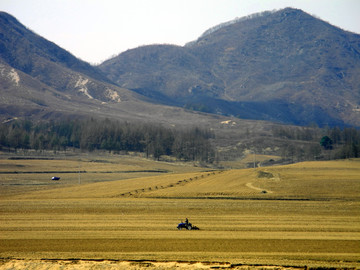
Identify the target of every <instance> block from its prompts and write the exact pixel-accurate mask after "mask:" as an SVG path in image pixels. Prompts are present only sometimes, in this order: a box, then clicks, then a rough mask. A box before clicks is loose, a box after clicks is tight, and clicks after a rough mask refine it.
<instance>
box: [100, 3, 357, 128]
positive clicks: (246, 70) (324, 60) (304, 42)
mask: <svg viewBox="0 0 360 270" xmlns="http://www.w3.org/2000/svg"><path fill="white" fill-rule="evenodd" d="M148 48H149V47H144V48H138V49H136V50H134V51H132V56H133V57H125V55H126V54H125V53H124V54H120V55H119V56H118V57H116V58H113V59H111V61H109V62H104V63H103V64H101V65H100V68H101V69H102V70H103V71H104V72H105V73H107V74H108V76H109V78H111V79H112V80H113V81H115V82H116V83H118V84H119V85H121V86H123V87H127V88H130V89H133V90H134V91H137V92H138V93H141V94H143V95H146V96H148V97H152V98H155V100H160V99H161V100H162V101H165V102H166V97H167V98H168V102H169V103H171V104H174V103H175V104H178V105H179V106H185V107H187V108H190V109H195V110H201V111H205V112H213V113H219V114H230V115H236V116H239V117H244V118H255V119H266V120H275V121H282V122H286V123H295V124H308V123H311V122H316V123H318V124H319V125H326V124H328V125H343V124H344V123H348V124H354V125H356V126H360V122H359V119H360V115H359V113H358V112H357V108H358V107H359V106H360V93H359V91H357V90H356V89H359V87H360V80H359V75H358V74H360V73H359V72H360V58H359V55H360V36H359V35H356V34H352V33H349V32H346V31H343V30H341V29H340V28H337V27H335V26H333V25H330V24H329V23H326V22H325V21H323V20H321V19H318V18H316V17H314V16H311V15H309V14H308V13H306V12H304V11H302V10H300V9H294V8H285V9H281V10H274V11H265V12H262V13H256V14H252V15H249V16H245V17H242V18H236V19H234V20H232V21H229V22H225V23H222V24H219V25H217V26H215V27H212V28H210V29H208V30H207V31H205V32H204V34H203V35H201V36H200V37H199V38H198V39H197V40H196V41H193V42H190V43H188V44H186V46H185V47H183V48H178V49H177V50H176V52H175V51H171V50H170V48H167V47H163V50H162V51H161V52H160V51H158V53H157V54H156V58H155V57H153V56H152V55H151V54H149V53H148ZM129 55H130V54H127V56H129ZM139 56H141V57H139ZM159 59H161V61H159ZM110 62H111V65H110ZM340 93H341V94H340ZM335 108H336V109H335Z"/></svg>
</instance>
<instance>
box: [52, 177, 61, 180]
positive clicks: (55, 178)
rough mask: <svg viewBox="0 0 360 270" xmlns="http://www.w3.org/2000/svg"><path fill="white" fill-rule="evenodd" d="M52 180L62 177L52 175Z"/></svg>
mask: <svg viewBox="0 0 360 270" xmlns="http://www.w3.org/2000/svg"><path fill="white" fill-rule="evenodd" d="M51 180H60V177H57V176H53V177H51Z"/></svg>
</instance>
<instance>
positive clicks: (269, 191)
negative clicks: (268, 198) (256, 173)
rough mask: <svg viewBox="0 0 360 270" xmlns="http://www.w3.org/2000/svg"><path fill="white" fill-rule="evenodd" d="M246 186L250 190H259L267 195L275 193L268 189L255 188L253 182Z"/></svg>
mask: <svg viewBox="0 0 360 270" xmlns="http://www.w3.org/2000/svg"><path fill="white" fill-rule="evenodd" d="M246 186H247V187H248V188H251V189H255V190H258V191H260V192H263V191H266V193H273V192H272V191H271V190H266V189H263V188H258V187H254V186H253V185H252V183H251V182H249V183H247V184H246Z"/></svg>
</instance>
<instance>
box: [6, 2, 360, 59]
mask: <svg viewBox="0 0 360 270" xmlns="http://www.w3.org/2000/svg"><path fill="white" fill-rule="evenodd" d="M285 7H294V8H299V9H302V10H304V11H305V12H307V13H309V14H312V15H316V16H317V17H319V18H321V19H323V20H325V21H327V22H329V23H331V24H333V25H335V26H338V27H341V28H342V29H344V30H348V31H352V32H355V33H360V15H359V14H360V0H0V10H1V11H5V12H8V13H10V14H11V15H13V16H15V17H16V18H17V19H18V20H19V21H20V22H21V23H22V24H24V25H25V26H27V27H28V28H30V29H31V30H33V31H34V32H36V33H37V34H39V35H41V36H43V37H44V38H46V39H48V40H50V41H53V42H55V43H56V44H57V45H59V46H61V47H62V48H64V49H66V50H68V51H70V52H71V53H72V54H74V55H75V56H77V57H79V58H81V59H83V60H85V61H88V62H90V63H100V62H102V61H104V60H106V59H108V58H109V57H111V56H114V55H117V54H119V53H120V52H123V51H125V50H127V49H132V48H136V47H138V46H141V45H149V44H163V43H166V44H176V45H184V44H185V43H187V42H189V41H192V40H195V39H197V38H198V37H199V36H200V35H201V34H202V33H203V32H205V30H207V29H208V28H210V27H212V26H215V25H217V24H219V23H222V22H226V21H229V20H232V19H234V18H236V17H243V16H246V15H249V14H252V13H256V12H261V11H265V10H273V9H280V8H285Z"/></svg>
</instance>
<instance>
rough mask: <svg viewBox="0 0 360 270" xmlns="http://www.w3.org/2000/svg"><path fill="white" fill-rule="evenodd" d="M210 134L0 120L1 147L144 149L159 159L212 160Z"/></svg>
mask: <svg viewBox="0 0 360 270" xmlns="http://www.w3.org/2000/svg"><path fill="white" fill-rule="evenodd" d="M211 138H213V134H212V133H211V132H209V131H208V130H202V129H199V128H192V129H187V130H185V129H182V130H175V129H170V128H164V127H161V126H156V125H151V124H130V123H127V122H119V121H112V120H108V119H106V120H102V121H100V120H95V119H88V120H67V121H60V122H54V121H53V122H46V123H45V122H44V123H37V124H35V123H33V122H31V121H29V120H25V121H13V122H11V123H6V124H1V127H0V147H2V148H8V149H15V150H16V149H35V150H37V151H41V150H54V151H59V150H63V151H66V150H67V149H69V148H79V149H81V150H86V151H93V150H97V149H99V150H108V151H115V152H116V151H118V152H120V151H125V152H127V151H134V152H143V153H145V154H146V156H147V157H153V158H155V159H159V158H160V157H161V156H162V155H169V156H174V157H176V158H178V159H181V160H193V161H204V162H212V161H213V160H214V156H215V151H214V149H213V147H212V146H211V144H210V139H211Z"/></svg>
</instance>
